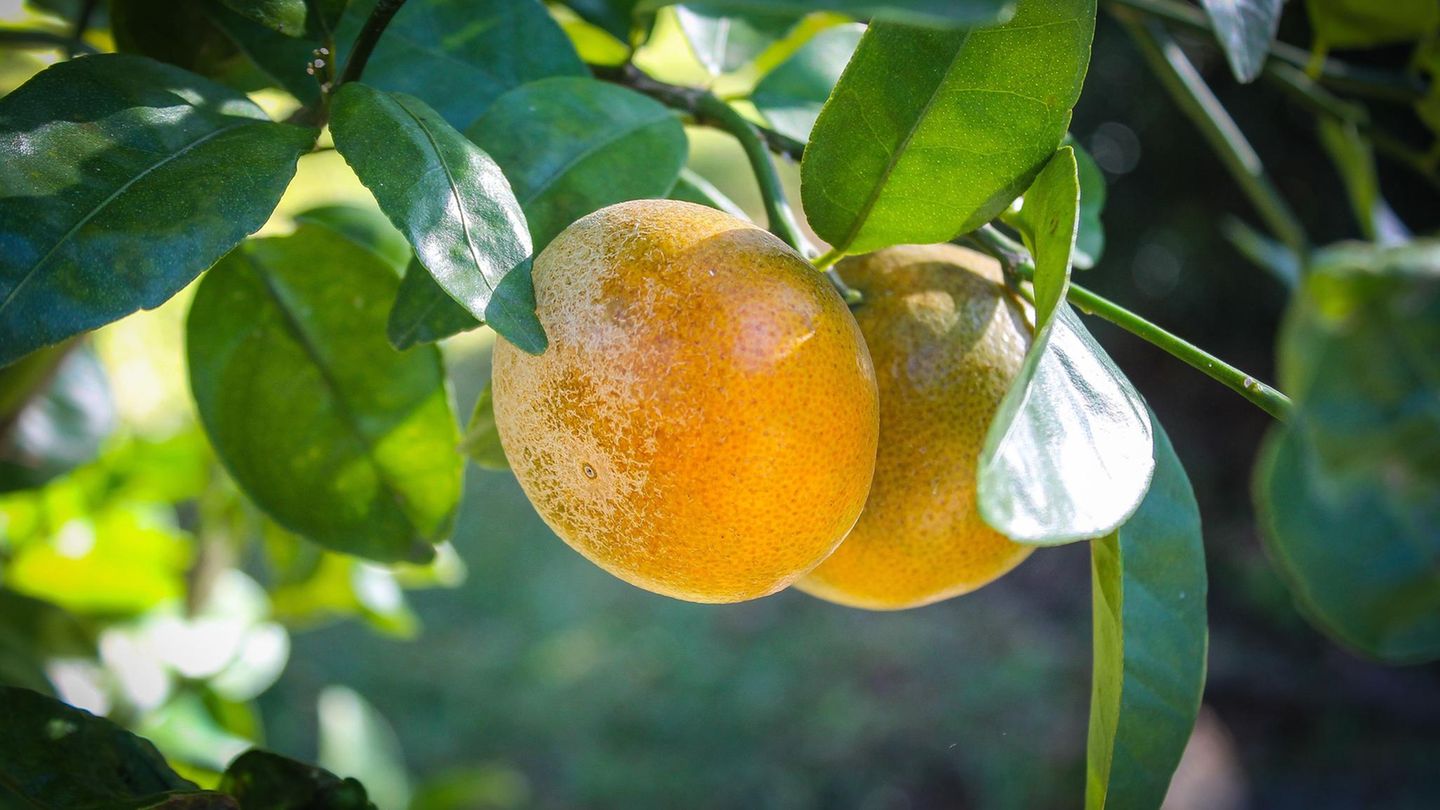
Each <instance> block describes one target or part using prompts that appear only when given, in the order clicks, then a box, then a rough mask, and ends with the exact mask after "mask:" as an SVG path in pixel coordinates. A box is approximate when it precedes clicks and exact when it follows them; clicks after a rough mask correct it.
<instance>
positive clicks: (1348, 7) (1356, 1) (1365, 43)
mask: <svg viewBox="0 0 1440 810" xmlns="http://www.w3.org/2000/svg"><path fill="white" fill-rule="evenodd" d="M1305 10H1306V11H1307V12H1308V13H1309V17H1310V27H1311V28H1312V29H1313V30H1314V31H1315V40H1316V44H1317V46H1320V47H1329V48H1372V47H1375V46H1377V45H1388V44H1391V43H1395V42H1409V41H1413V40H1417V39H1422V38H1424V37H1426V36H1428V35H1432V34H1434V33H1435V32H1436V29H1437V28H1440V3H1436V2H1435V0H1383V2H1376V0H1305Z"/></svg>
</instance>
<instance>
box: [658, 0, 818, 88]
mask: <svg viewBox="0 0 1440 810" xmlns="http://www.w3.org/2000/svg"><path fill="white" fill-rule="evenodd" d="M675 19H676V20H677V21H678V22H679V23H680V30H682V31H684V32H685V38H686V40H688V41H689V42H690V48H691V49H692V50H693V51H694V52H695V57H696V58H697V59H699V60H700V64H702V65H704V66H705V69H706V70H708V71H710V72H711V73H712V74H715V75H719V74H721V73H729V72H731V71H733V70H735V69H737V68H740V67H743V66H744V65H746V64H748V63H750V62H752V61H754V60H755V57H757V56H759V55H760V54H761V53H763V52H764V51H765V49H766V48H768V47H770V46H771V45H773V44H775V43H776V42H777V41H779V40H780V39H781V38H782V37H784V36H785V33H786V32H787V31H789V30H790V29H791V28H792V27H794V25H795V23H796V20H795V18H794V17H785V16H783V15H774V14H760V15H745V14H731V13H726V11H725V10H723V9H715V8H712V7H710V6H708V5H704V4H699V3H697V4H689V5H683V6H676V7H675Z"/></svg>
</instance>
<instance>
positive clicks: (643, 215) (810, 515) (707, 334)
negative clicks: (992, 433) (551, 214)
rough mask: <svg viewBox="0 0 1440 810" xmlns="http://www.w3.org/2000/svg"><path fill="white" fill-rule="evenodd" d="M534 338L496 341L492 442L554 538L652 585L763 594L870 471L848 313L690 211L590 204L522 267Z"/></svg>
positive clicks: (809, 558)
mask: <svg viewBox="0 0 1440 810" xmlns="http://www.w3.org/2000/svg"><path fill="white" fill-rule="evenodd" d="M533 273H534V281H535V301H536V304H537V309H536V311H537V314H538V315H539V318H540V322H541V324H542V325H544V327H545V331H546V333H547V334H548V335H549V338H550V346H549V348H548V349H546V351H545V352H544V353H543V354H541V355H539V356H532V355H528V354H525V353H524V352H522V351H520V350H519V349H517V348H515V347H514V346H513V345H512V344H510V343H509V342H507V341H506V340H504V339H503V338H500V339H498V340H497V341H496V345H495V360H494V382H493V384H494V406H495V422H496V427H497V428H498V429H499V432H500V441H501V445H502V446H503V448H504V450H505V454H506V456H507V458H508V459H509V461H510V465H511V468H512V469H513V470H514V472H515V476H516V478H518V479H519V481H520V485H521V487H522V488H523V489H524V490H525V494H526V495H527V496H528V497H529V498H530V502H531V503H532V504H534V506H535V508H536V510H537V511H538V512H539V513H540V516H541V517H542V518H544V520H545V522H546V523H547V524H549V526H550V528H551V529H553V530H554V531H555V533H556V534H558V535H559V536H560V537H561V538H562V539H564V540H565V542H567V543H569V544H570V545H571V546H572V547H574V548H575V550H576V551H579V552H580V553H581V554H583V555H585V556H586V557H588V558H589V559H590V560H591V561H593V562H594V563H595V564H597V565H599V566H600V567H601V568H604V569H605V570H606V571H609V572H610V573H612V574H614V575H615V576H617V577H619V578H621V579H623V580H625V581H626V582H629V583H631V584H634V585H638V586H639V587H642V588H646V589H648V590H651V591H655V592H656V593H661V594H665V595H667V596H673V597H676V598H679V599H687V600H690V601H695V602H738V601H741V600H745V599H754V598H756V597H760V596H765V595H767V594H771V593H774V592H776V591H778V590H780V589H782V588H785V587H786V586H788V585H790V584H791V583H792V582H794V581H795V579H797V578H798V577H800V576H801V575H803V574H804V573H805V572H806V571H809V570H810V569H811V568H813V567H814V566H815V565H816V564H818V563H819V562H820V561H821V560H823V559H824V558H825V557H826V556H827V555H828V554H829V553H830V552H831V551H832V550H833V549H834V548H835V546H836V544H838V543H839V542H840V540H841V539H842V538H843V537H844V536H845V533H846V532H847V531H849V529H850V527H851V526H852V525H854V523H855V519H856V517H857V516H858V515H859V514H860V509H861V507H862V506H863V505H864V503H865V495H866V493H867V492H868V490H869V488H870V478H871V475H872V473H873V472H874V468H875V443H876V439H877V436H878V432H879V421H878V415H877V411H878V406H877V403H876V399H875V396H876V395H875V372H874V369H873V367H872V366H871V364H870V355H869V353H868V352H867V351H866V349H865V343H864V340H863V339H862V338H861V336H860V330H859V328H858V327H857V326H856V324H855V319H854V318H853V317H852V316H851V315H850V312H849V310H848V309H847V308H846V306H845V304H844V302H843V301H842V300H841V298H840V296H839V295H838V294H837V293H836V292H835V290H834V289H833V288H832V287H831V286H830V285H829V284H828V283H827V282H826V280H825V278H824V277H823V276H822V275H821V274H820V273H817V272H816V271H815V269H814V268H813V267H811V266H810V265H809V264H808V263H807V262H806V261H805V260H804V259H802V258H801V257H800V256H799V255H797V254H796V253H795V252H794V251H792V250H791V249H790V248H788V247H786V246H785V245H784V244H783V243H782V242H780V240H778V239H776V238H775V237H774V236H771V235H770V234H769V233H767V232H765V231H763V230H761V229H759V228H757V227H755V226H754V225H752V224H750V223H748V222H744V221H742V220H739V219H736V218H734V217H732V216H730V215H728V214H724V213H721V212H719V211H715V210H712V209H710V208H705V207H703V206H699V205H693V204H690V203H683V202H674V201H669V200H641V201H636V202H628V203H621V204H619V205H613V206H610V207H609V208H605V209H602V210H600V211H597V212H595V213H594V214H591V215H589V216H587V217H585V218H583V219H581V220H579V221H577V222H575V223H574V224H573V225H571V226H570V227H569V228H567V229H565V231H564V232H563V233H561V234H560V235H559V236H558V237H556V238H555V240H554V241H553V242H551V243H550V245H549V246H548V247H546V248H545V250H544V251H543V252H541V254H540V255H539V256H538V257H537V258H536V260H535V264H534V270H533Z"/></svg>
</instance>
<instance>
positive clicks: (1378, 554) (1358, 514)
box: [1255, 241, 1440, 662]
mask: <svg viewBox="0 0 1440 810" xmlns="http://www.w3.org/2000/svg"><path fill="white" fill-rule="evenodd" d="M1436 345H1440V244H1437V243H1436V242H1434V241H1427V242H1417V243H1414V244H1412V245H1407V246H1403V247H1396V248H1389V249H1384V248H1376V247H1374V246H1370V245H1358V244H1357V245H1347V246H1340V247H1336V248H1330V249H1328V250H1326V251H1324V252H1322V253H1321V254H1319V255H1318V256H1317V257H1316V259H1315V261H1314V263H1313V264H1312V266H1311V270H1310V273H1309V275H1307V277H1306V278H1305V280H1304V282H1303V284H1302V285H1301V286H1300V288H1299V289H1298V290H1297V292H1296V295H1295V296H1294V298H1293V300H1292V303H1291V307H1290V311H1289V312H1288V313H1287V316H1286V319H1285V324H1284V327H1283V330H1282V333H1281V339H1280V350H1279V365H1280V377H1281V382H1282V384H1283V385H1284V386H1285V389H1286V390H1287V391H1288V392H1289V393H1290V394H1291V396H1292V397H1293V398H1294V403H1295V408H1294V412H1293V414H1292V416H1291V418H1290V420H1289V421H1288V422H1287V424H1286V425H1285V426H1283V427H1281V428H1277V429H1276V430H1275V431H1273V432H1272V434H1271V436H1269V437H1268V438H1267V440H1266V443H1265V446H1264V449H1263V452H1262V454H1261V458H1260V461H1259V463H1258V464H1257V466H1256V471H1255V496H1256V507H1257V511H1258V512H1259V514H1260V517H1261V522H1262V526H1263V527H1264V529H1265V531H1264V533H1263V537H1264V539H1265V541H1266V548H1267V549H1268V550H1269V552H1270V555H1271V557H1272V558H1273V559H1274V560H1275V562H1276V564H1277V566H1278V567H1279V568H1280V570H1281V571H1282V572H1283V573H1284V574H1285V576H1286V579H1287V580H1288V581H1289V583H1290V586H1291V590H1292V592H1293V593H1294V595H1295V597H1296V599H1297V600H1298V601H1299V603H1300V605H1301V606H1302V607H1303V608H1304V610H1305V612H1306V613H1307V614H1309V616H1310V617H1311V618H1312V619H1313V620H1314V621H1315V623H1316V624H1317V625H1319V626H1320V627H1321V628H1322V629H1323V630H1325V631H1326V632H1328V633H1329V634H1331V635H1332V636H1334V637H1335V638H1337V639H1338V640H1340V641H1342V642H1344V643H1345V644H1347V645H1349V646H1351V647H1354V648H1356V649H1358V650H1360V651H1362V652H1364V653H1366V654H1368V655H1371V656H1374V657H1377V658H1381V659H1384V660H1386V661H1392V662H1413V661H1427V660H1433V659H1435V658H1440V500H1437V499H1436V497H1435V493H1436V492H1437V491H1440V360H1437V355H1436V353H1435V351H1434V347H1435V346H1436Z"/></svg>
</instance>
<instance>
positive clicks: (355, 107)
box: [331, 82, 543, 345]
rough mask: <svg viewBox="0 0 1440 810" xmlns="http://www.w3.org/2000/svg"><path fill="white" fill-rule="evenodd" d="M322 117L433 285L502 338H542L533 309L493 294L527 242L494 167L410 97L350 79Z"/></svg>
mask: <svg viewBox="0 0 1440 810" xmlns="http://www.w3.org/2000/svg"><path fill="white" fill-rule="evenodd" d="M331 115H332V117H331V131H332V132H333V134H334V137H335V148H336V149H338V150H339V151H340V153H341V154H342V155H344V157H345V160H346V161H347V162H349V164H350V167H351V168H352V169H354V170H355V174H356V175H358V176H359V178H360V180H361V182H363V183H364V184H365V185H366V187H367V188H369V189H370V191H371V193H373V194H374V195H375V199H376V201H377V202H379V203H380V210H382V211H384V212H385V215H386V216H387V217H389V218H390V221H391V222H392V223H394V224H395V227H397V228H399V229H400V231H401V232H402V233H404V234H405V236H406V238H407V239H409V240H410V244H411V245H412V246H413V247H414V248H415V255H416V258H418V259H419V261H420V263H421V264H423V265H424V266H425V269H426V270H428V271H429V273H430V275H431V276H432V277H434V279H435V281H436V282H437V283H438V284H439V285H440V287H441V288H443V289H444V290H445V292H446V293H448V294H449V295H450V297H451V298H453V299H455V301H456V302H458V303H459V304H460V305H461V306H463V307H464V308H465V309H466V311H468V312H469V313H470V314H471V315H472V316H474V317H475V318H477V319H480V320H483V321H486V322H491V323H492V324H493V325H495V328H496V331H499V332H501V334H505V335H506V337H510V334H509V332H512V331H513V332H515V333H516V336H517V337H520V336H521V333H522V332H523V333H525V334H526V335H527V338H526V342H527V344H533V343H534V341H533V339H529V338H528V336H530V335H533V334H534V333H536V332H539V333H540V334H542V335H543V331H542V330H541V327H540V322H539V320H537V319H536V318H535V315H534V312H533V307H532V309H530V310H526V309H525V308H524V307H523V305H518V306H515V308H513V309H512V308H511V305H512V302H513V300H514V298H513V296H497V294H496V292H497V286H498V285H499V284H500V281H501V279H502V278H503V277H505V275H506V274H507V273H509V272H510V271H511V270H512V269H513V268H514V267H515V266H516V265H518V264H519V263H521V262H522V261H524V260H525V258H526V257H528V256H529V255H530V244H531V243H530V232H529V230H528V228H527V227H526V224H525V215H524V213H522V212H521V210H520V204H519V203H518V202H517V201H516V200H515V195H514V194H513V192H512V191H511V189H510V184H509V182H508V181H507V180H506V179H505V175H504V174H502V173H501V171H500V167H499V166H497V165H496V164H495V162H494V161H493V160H492V159H491V158H490V157H489V156H488V155H486V154H485V152H483V151H482V150H481V149H480V148H479V147H477V146H475V144H473V143H472V142H470V141H469V140H467V139H466V138H465V137H464V136H463V135H461V134H460V133H459V132H456V131H455V129H454V128H452V127H451V126H450V125H449V124H446V123H445V122H444V121H443V120H442V119H441V118H440V117H439V116H438V115H437V114H436V113H435V111H434V110H432V109H430V108H429V107H427V106H426V105H425V104H424V103H423V102H421V101H419V100H418V99H415V98H412V97H410V96H406V95H403V94H394V93H386V92H384V91H381V90H376V89H374V88H372V87H367V86H365V85H363V84H359V83H356V82H351V83H349V84H346V85H345V86H344V87H342V88H341V89H340V92H338V93H336V95H335V100H334V103H333V108H332V114H331ZM527 278H528V276H527ZM512 283H513V282H512ZM532 297H533V293H532ZM492 299H493V300H494V301H498V303H497V304H495V306H494V308H491V304H492ZM497 321H498V323H497ZM514 342H515V343H516V345H520V341H518V340H517V341H514Z"/></svg>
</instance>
